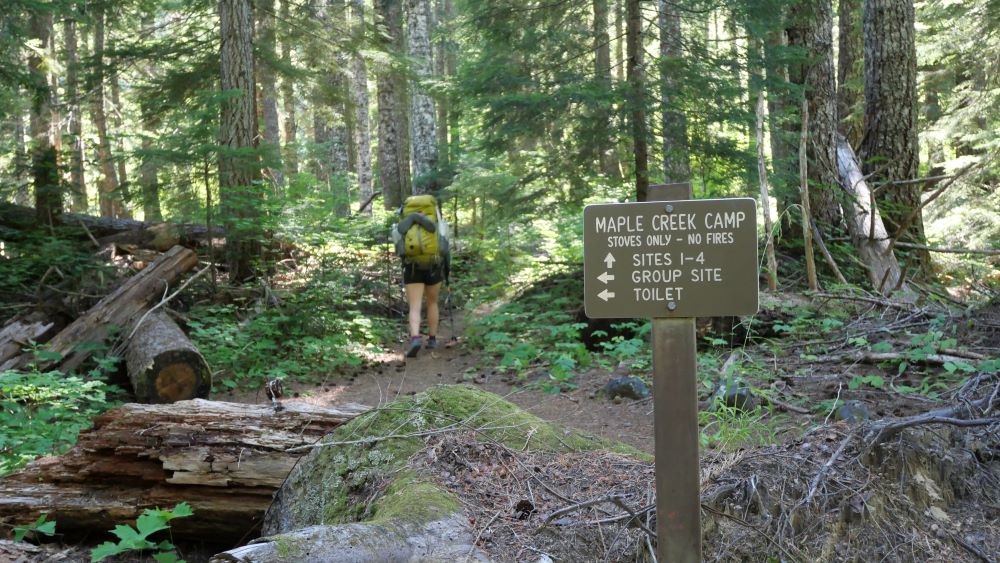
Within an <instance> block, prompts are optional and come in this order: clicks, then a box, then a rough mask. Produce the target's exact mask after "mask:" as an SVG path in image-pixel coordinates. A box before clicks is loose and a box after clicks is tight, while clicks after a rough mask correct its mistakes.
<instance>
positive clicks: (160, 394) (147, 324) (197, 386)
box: [125, 310, 212, 403]
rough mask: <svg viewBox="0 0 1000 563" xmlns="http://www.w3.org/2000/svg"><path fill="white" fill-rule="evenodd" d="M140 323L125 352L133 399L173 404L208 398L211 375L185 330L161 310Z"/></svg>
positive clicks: (141, 401) (202, 357)
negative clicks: (133, 394)
mask: <svg viewBox="0 0 1000 563" xmlns="http://www.w3.org/2000/svg"><path fill="white" fill-rule="evenodd" d="M140 321H141V322H139V324H138V326H136V327H134V329H133V330H135V334H133V335H132V338H131V340H129V343H128V348H127V350H126V353H125V363H126V365H127V366H128V377H129V380H130V381H131V382H132V390H133V391H134V392H135V397H136V400H137V401H139V402H140V403H173V402H176V401H183V400H187V399H194V398H198V397H200V398H207V397H208V393H209V391H211V389H212V372H211V370H210V369H209V368H208V362H206V361H205V358H204V356H202V355H201V352H199V351H198V348H197V347H195V345H194V344H192V343H191V341H190V340H188V337H187V336H186V335H185V334H184V331H182V330H181V329H180V327H178V326H177V323H175V322H174V321H173V320H172V319H171V318H170V317H169V316H168V315H167V314H166V313H164V312H163V311H162V310H160V311H154V312H153V313H151V314H149V315H148V316H146V317H144V318H140Z"/></svg>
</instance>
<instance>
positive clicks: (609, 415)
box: [213, 310, 653, 453]
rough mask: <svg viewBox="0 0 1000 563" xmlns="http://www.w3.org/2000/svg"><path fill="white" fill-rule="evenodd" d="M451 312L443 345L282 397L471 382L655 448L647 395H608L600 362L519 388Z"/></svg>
mask: <svg viewBox="0 0 1000 563" xmlns="http://www.w3.org/2000/svg"><path fill="white" fill-rule="evenodd" d="M454 315H455V319H454V324H452V323H451V321H450V320H449V319H448V317H447V312H445V311H442V320H441V329H440V335H439V340H440V341H441V342H442V343H444V344H443V345H442V346H441V347H439V348H437V349H435V350H428V349H426V348H424V349H422V350H421V351H420V354H419V355H418V356H417V357H416V358H409V359H407V358H405V357H404V354H403V347H404V344H403V341H402V340H401V341H400V342H399V343H398V344H397V345H396V346H395V348H394V349H393V350H392V351H389V352H386V353H383V354H378V355H375V356H373V357H372V358H371V359H370V360H369V361H368V362H367V364H366V365H365V367H364V368H363V369H361V370H360V371H359V372H358V373H357V374H356V375H352V376H351V377H350V378H349V379H348V380H347V381H344V380H343V379H342V378H341V377H339V376H336V375H331V376H330V377H329V378H328V379H327V380H326V381H324V382H323V383H320V384H318V385H316V384H286V387H287V389H286V397H287V398H286V399H285V401H286V402H291V401H301V402H305V403H310V404H314V405H322V406H333V405H340V404H345V403H360V404H363V405H370V406H378V405H384V404H386V403H389V402H391V401H393V400H395V399H396V398H398V397H400V396H406V395H414V394H416V393H419V392H421V391H424V390H426V389H428V388H429V387H432V386H434V385H438V384H454V383H468V384H470V385H475V386H476V387H478V388H480V389H483V390H485V391H489V392H491V393H496V394H498V395H500V396H502V397H504V398H506V399H507V400H509V401H511V402H513V403H514V404H516V405H518V406H520V407H522V408H524V409H526V410H528V411H529V412H531V413H532V414H534V415H536V416H538V417H540V418H542V419H544V420H547V421H550V422H555V423H558V424H561V425H563V426H568V427H572V428H575V429H577V430H580V431H583V432H584V433H586V434H592V435H595V436H601V437H603V438H607V439H609V440H615V441H620V442H624V443H627V444H629V445H631V446H633V447H635V448H638V449H640V450H643V451H646V452H649V453H652V451H653V412H652V408H653V406H652V401H651V400H649V399H645V400H639V401H630V400H625V401H623V402H618V403H616V402H613V401H610V400H608V399H607V398H606V397H605V396H604V395H603V394H601V393H598V392H597V391H598V390H600V389H601V388H602V387H603V386H604V385H605V384H606V383H607V381H608V379H609V377H610V375H609V374H608V372H606V371H604V370H601V369H599V368H595V369H590V370H587V371H585V372H581V373H579V374H578V375H577V377H576V378H575V382H576V383H577V387H576V388H575V389H573V390H569V391H564V392H561V393H557V394H551V393H546V392H544V391H542V390H541V389H539V388H537V386H530V385H527V386H520V387H519V386H517V385H515V382H514V381H513V380H512V379H510V378H509V377H508V376H505V375H504V374H502V373H499V372H497V371H496V370H493V369H491V368H490V367H489V366H481V367H477V365H476V364H477V360H478V359H481V356H480V355H479V354H478V353H477V350H472V349H469V348H467V347H466V346H465V345H464V344H463V342H462V338H461V335H462V331H463V327H464V325H465V322H464V320H465V319H464V313H463V312H462V311H460V310H455V311H454ZM452 326H454V331H453V330H452ZM453 337H454V339H453ZM213 398H214V399H216V400H220V401H237V402H246V403H262V402H266V401H267V398H266V397H265V396H264V393H262V392H254V393H249V392H237V393H224V394H216V395H215V396H214V397H213Z"/></svg>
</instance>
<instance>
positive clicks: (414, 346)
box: [406, 336, 420, 358]
mask: <svg viewBox="0 0 1000 563" xmlns="http://www.w3.org/2000/svg"><path fill="white" fill-rule="evenodd" d="M418 352H420V337H419V336H414V337H413V338H411V339H410V349H409V351H408V352H406V357H407V358H416V357H417V353H418Z"/></svg>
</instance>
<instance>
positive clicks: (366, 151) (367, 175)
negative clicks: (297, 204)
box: [351, 0, 372, 215]
mask: <svg viewBox="0 0 1000 563" xmlns="http://www.w3.org/2000/svg"><path fill="white" fill-rule="evenodd" d="M351 10H352V15H353V16H354V21H355V28H354V33H355V35H356V37H357V39H358V41H359V42H360V41H361V40H362V39H363V38H364V36H365V2H364V0H351ZM352 70H353V78H354V83H353V86H354V135H355V141H354V146H355V148H356V149H357V157H356V158H357V163H358V164H357V166H358V201H359V204H360V203H364V202H365V201H368V200H369V199H370V198H371V196H372V137H371V123H370V122H369V119H368V111H369V104H368V68H367V65H366V64H365V59H364V57H362V56H361V55H360V54H357V55H355V56H354V60H353V62H352ZM363 212H364V213H366V214H367V215H371V214H372V207H371V206H368V207H366V208H365V209H364V210H363Z"/></svg>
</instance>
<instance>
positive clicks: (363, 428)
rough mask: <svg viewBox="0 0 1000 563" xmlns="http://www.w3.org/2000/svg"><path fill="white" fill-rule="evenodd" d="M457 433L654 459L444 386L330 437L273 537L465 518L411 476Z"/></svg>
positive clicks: (514, 444)
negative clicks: (433, 447)
mask: <svg viewBox="0 0 1000 563" xmlns="http://www.w3.org/2000/svg"><path fill="white" fill-rule="evenodd" d="M452 430H454V431H462V432H467V431H470V430H473V431H475V435H476V436H477V439H479V440H480V441H494V440H495V441H497V442H499V443H502V444H504V445H505V446H508V447H510V448H512V449H517V450H520V449H522V448H525V447H526V446H527V448H528V449H531V450H542V451H551V452H567V451H589V450H598V449H600V450H611V451H618V452H621V453H625V454H628V455H632V456H636V457H637V458H644V457H648V456H646V455H644V454H642V453H640V452H638V451H636V450H634V449H633V448H630V447H627V446H622V445H620V444H613V443H611V442H609V441H607V440H603V439H598V438H592V437H587V436H583V435H582V434H580V433H578V432H575V431H570V430H567V429H564V428H563V427H561V426H559V425H556V424H552V423H549V422H546V421H544V420H542V419H540V418H538V417H537V416H534V415H532V414H530V413H528V412H526V411H524V410H523V409H521V408H519V407H517V406H515V405H514V404H513V403H511V402H509V401H506V400H504V399H502V398H501V397H499V396H497V395H494V394H492V393H487V392H485V391H482V390H479V389H476V388H472V387H467V386H464V385H439V386H436V387H432V388H431V389H428V390H427V391H425V392H423V393H419V394H417V395H414V396H412V397H405V398H401V399H399V400H397V401H394V402H392V403H390V404H388V405H385V406H384V407H380V408H377V409H373V410H372V411H370V412H368V413H365V414H364V415H362V416H359V417H357V418H356V419H354V420H352V421H351V422H349V423H348V424H345V425H344V426H342V427H340V428H338V429H337V430H336V431H335V432H333V433H331V434H329V435H327V436H326V437H324V438H323V440H322V443H323V444H326V446H325V447H319V448H317V449H316V450H314V451H313V452H312V453H311V454H310V455H309V456H307V457H306V458H304V459H302V460H301V461H300V462H299V464H298V465H297V466H296V467H295V469H294V470H293V471H292V473H291V474H290V475H289V477H288V480H287V481H286V482H285V485H284V486H283V487H282V488H281V490H280V491H279V493H278V496H277V498H276V499H275V503H274V505H272V507H271V509H270V510H269V511H268V514H267V517H266V520H265V528H264V531H265V533H268V534H273V533H279V532H285V531H289V530H292V529H295V528H300V527H304V526H311V525H315V524H342V523H347V522H359V521H370V520H373V519H376V518H377V519H379V520H388V519H390V518H391V517H392V516H405V517H407V518H415V519H419V520H421V521H423V522H428V521H431V520H433V519H436V518H439V517H442V516H447V515H448V514H450V513H452V512H454V511H455V510H458V509H459V505H458V503H457V500H455V499H454V497H452V496H451V495H450V494H449V493H447V492H445V491H444V489H441V488H439V487H437V486H435V485H432V484H430V483H429V482H428V481H427V480H426V479H425V480H421V479H420V476H419V475H417V474H416V473H414V471H413V470H411V469H408V462H409V460H410V458H411V457H412V456H413V455H414V454H415V453H417V452H418V451H420V450H421V449H422V448H423V447H424V439H425V437H426V436H428V435H433V434H436V433H441V432H448V431H452Z"/></svg>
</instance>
